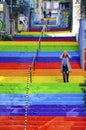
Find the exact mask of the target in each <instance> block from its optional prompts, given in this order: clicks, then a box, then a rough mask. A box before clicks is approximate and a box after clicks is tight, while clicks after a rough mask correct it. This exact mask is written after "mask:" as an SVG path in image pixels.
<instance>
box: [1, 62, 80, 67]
mask: <svg viewBox="0 0 86 130" xmlns="http://www.w3.org/2000/svg"><path fill="white" fill-rule="evenodd" d="M30 65H31V63H30V62H29V63H17V62H15V63H12V62H11V63H0V69H28V68H29V66H30ZM71 66H72V69H76V68H77V69H81V67H80V62H71ZM60 67H61V62H58V63H57V62H36V63H35V64H34V68H35V69H60Z"/></svg>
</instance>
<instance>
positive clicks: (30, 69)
mask: <svg viewBox="0 0 86 130" xmlns="http://www.w3.org/2000/svg"><path fill="white" fill-rule="evenodd" d="M29 71H30V83H32V67H31V66H30V68H29Z"/></svg>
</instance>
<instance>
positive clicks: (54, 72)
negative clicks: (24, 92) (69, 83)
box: [0, 69, 86, 77]
mask: <svg viewBox="0 0 86 130" xmlns="http://www.w3.org/2000/svg"><path fill="white" fill-rule="evenodd" d="M32 75H33V76H62V73H61V71H60V69H35V70H34V71H32ZM78 75H79V76H82V75H83V76H85V75H86V72H85V71H83V70H82V69H73V70H72V72H71V73H70V76H78ZM0 76H5V77H9V76H20V77H25V76H28V69H24V70H21V69H10V70H9V69H8V70H7V69H3V70H2V69H0Z"/></svg>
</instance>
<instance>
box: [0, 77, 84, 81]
mask: <svg viewBox="0 0 86 130" xmlns="http://www.w3.org/2000/svg"><path fill="white" fill-rule="evenodd" d="M84 80H85V79H84V76H70V77H69V83H83V82H84ZM20 82H21V83H27V77H26V76H25V77H21V76H16V77H15V76H13V77H11V76H9V77H8V76H7V77H5V76H0V83H20ZM32 82H33V83H63V77H62V76H32Z"/></svg>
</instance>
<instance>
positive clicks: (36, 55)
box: [24, 29, 44, 130]
mask: <svg viewBox="0 0 86 130" xmlns="http://www.w3.org/2000/svg"><path fill="white" fill-rule="evenodd" d="M43 33H44V29H42V31H41V35H40V37H39V40H38V44H37V49H36V53H35V55H34V57H33V60H32V63H31V65H30V66H29V67H28V78H27V85H26V105H25V116H24V117H25V118H24V130H27V123H28V122H27V121H28V102H29V101H28V98H29V95H28V93H29V87H30V83H31V82H32V70H33V69H35V67H34V63H35V60H36V58H37V57H38V52H39V49H40V42H41V38H42V36H43Z"/></svg>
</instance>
